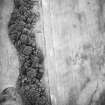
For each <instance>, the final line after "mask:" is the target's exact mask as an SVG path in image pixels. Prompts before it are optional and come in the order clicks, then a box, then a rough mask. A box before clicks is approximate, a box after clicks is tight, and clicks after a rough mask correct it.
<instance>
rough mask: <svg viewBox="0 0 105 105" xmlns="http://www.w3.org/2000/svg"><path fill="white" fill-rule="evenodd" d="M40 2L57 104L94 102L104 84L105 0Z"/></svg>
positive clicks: (49, 69)
mask: <svg viewBox="0 0 105 105" xmlns="http://www.w3.org/2000/svg"><path fill="white" fill-rule="evenodd" d="M42 4H43V11H44V13H43V14H44V34H45V40H46V50H47V51H46V53H47V57H46V68H47V69H48V72H49V81H50V83H49V85H50V89H51V94H52V96H53V100H54V101H55V102H56V103H59V104H58V105H65V104H67V103H72V105H76V104H79V105H90V104H93V103H91V102H94V103H95V102H96V100H97V99H98V97H99V96H100V93H101V92H102V91H103V88H104V85H105V83H104V79H105V77H104V73H105V71H104V67H105V64H104V63H105V56H104V53H105V52H104V50H105V49H104V43H105V34H104V28H105V27H104V23H105V21H104V17H105V16H104V12H105V10H104V8H105V7H104V0H44V1H43V3H42ZM94 97H95V98H94ZM91 100H93V101H91Z"/></svg>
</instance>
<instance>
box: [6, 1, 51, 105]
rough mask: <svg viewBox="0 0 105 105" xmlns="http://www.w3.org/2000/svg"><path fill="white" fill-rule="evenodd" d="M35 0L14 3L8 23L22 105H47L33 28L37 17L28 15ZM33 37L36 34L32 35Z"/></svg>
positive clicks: (31, 13)
mask: <svg viewBox="0 0 105 105" xmlns="http://www.w3.org/2000/svg"><path fill="white" fill-rule="evenodd" d="M35 5H37V6H40V2H39V1H38V0H14V9H13V12H12V13H11V18H10V20H9V23H8V34H9V38H10V40H11V42H12V43H13V45H14V46H15V48H16V49H17V52H18V56H19V60H20V68H19V77H18V80H17V87H18V92H19V94H20V95H21V97H22V100H23V103H24V105H51V103H50V102H49V100H48V97H47V94H46V88H45V87H44V86H43V85H42V82H41V79H42V77H43V74H44V66H43V61H44V56H43V52H42V51H41V50H40V49H39V48H38V47H37V45H36V41H35V33H33V31H32V30H33V26H34V25H35V24H36V23H37V21H38V20H39V18H40V13H39V12H37V11H36V13H35V12H32V8H33V6H35ZM36 35H37V34H36Z"/></svg>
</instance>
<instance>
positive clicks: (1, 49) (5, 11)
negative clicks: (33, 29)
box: [0, 0, 19, 92]
mask: <svg viewBox="0 0 105 105" xmlns="http://www.w3.org/2000/svg"><path fill="white" fill-rule="evenodd" d="M12 8H13V4H12V2H11V0H8V1H6V0H5V1H4V2H3V4H2V2H1V3H0V92H1V91H2V90H3V89H5V88H7V87H15V86H16V81H17V78H18V74H19V70H18V68H19V62H18V57H17V52H16V49H15V48H14V46H13V45H12V44H11V42H10V40H9V38H8V28H7V23H8V21H9V18H10V13H11V11H12Z"/></svg>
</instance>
